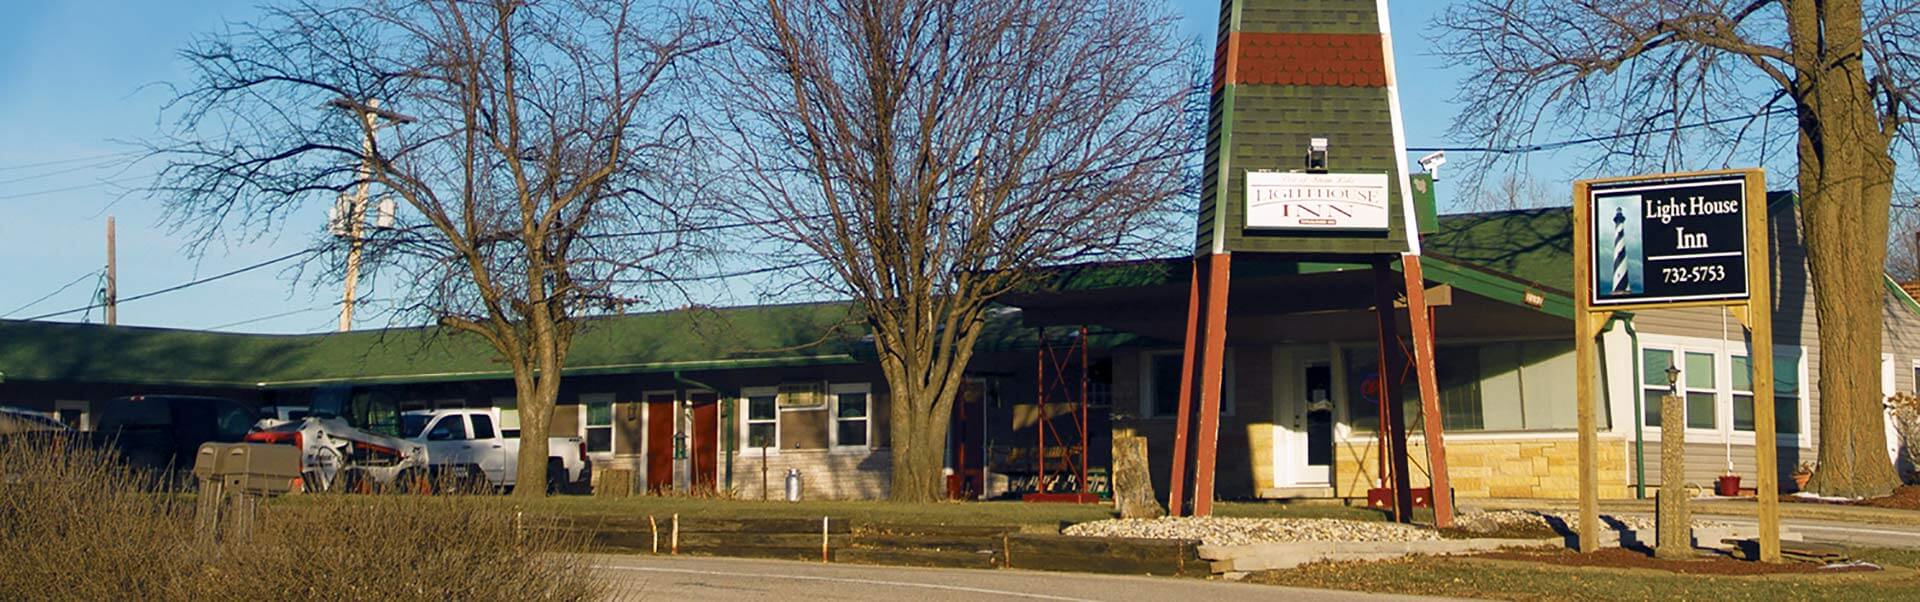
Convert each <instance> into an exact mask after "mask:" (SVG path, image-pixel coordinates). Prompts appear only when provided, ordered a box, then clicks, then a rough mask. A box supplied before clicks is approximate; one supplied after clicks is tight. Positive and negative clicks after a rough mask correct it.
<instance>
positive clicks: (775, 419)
mask: <svg viewBox="0 0 1920 602" xmlns="http://www.w3.org/2000/svg"><path fill="white" fill-rule="evenodd" d="M740 395H741V397H745V398H746V399H745V401H744V405H746V407H747V408H746V410H747V411H746V431H747V433H746V435H747V437H746V438H747V445H746V447H748V448H759V449H761V450H771V449H778V448H779V447H780V403H779V401H780V388H779V387H759V388H746V389H741V390H740Z"/></svg>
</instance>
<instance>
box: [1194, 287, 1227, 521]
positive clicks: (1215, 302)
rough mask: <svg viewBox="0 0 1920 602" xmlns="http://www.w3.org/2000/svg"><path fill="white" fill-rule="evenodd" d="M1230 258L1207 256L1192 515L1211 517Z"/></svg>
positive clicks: (1224, 358)
mask: <svg viewBox="0 0 1920 602" xmlns="http://www.w3.org/2000/svg"><path fill="white" fill-rule="evenodd" d="M1232 260H1233V256H1232V255H1229V254H1226V253H1215V254H1213V255H1211V256H1209V257H1207V263H1208V266H1207V272H1208V273H1207V314H1206V315H1207V321H1206V326H1205V331H1206V337H1205V341H1206V348H1205V349H1204V350H1203V351H1202V352H1201V354H1200V361H1201V364H1200V366H1199V368H1200V387H1201V388H1200V432H1199V438H1200V441H1199V445H1198V449H1197V451H1196V453H1195V454H1194V463H1193V476H1194V485H1193V515H1194V516H1210V515H1212V514H1213V469H1214V460H1215V459H1216V457H1217V455H1218V453H1217V452H1219V447H1220V445H1219V444H1220V383H1221V380H1222V379H1221V373H1222V372H1223V371H1225V369H1226V365H1227V362H1226V357H1227V289H1228V288H1229V286H1230V283H1231V282H1232V279H1231V278H1230V277H1229V275H1230V273H1231V272H1232V268H1231V264H1232Z"/></svg>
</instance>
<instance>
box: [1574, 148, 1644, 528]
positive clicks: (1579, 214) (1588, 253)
mask: <svg viewBox="0 0 1920 602" xmlns="http://www.w3.org/2000/svg"><path fill="white" fill-rule="evenodd" d="M1588 190H1589V185H1588V184H1587V183H1585V182H1576V183H1575V184H1574V186H1573V216H1574V219H1573V224H1574V226H1573V235H1574V243H1573V350H1574V353H1573V355H1574V378H1573V398H1574V405H1575V416H1576V418H1575V425H1576V426H1575V428H1576V429H1577V430H1578V431H1579V433H1578V435H1579V443H1580V467H1579V468H1580V471H1579V472H1580V524H1579V525H1578V533H1579V536H1580V537H1579V541H1580V551H1581V552H1583V553H1584V552H1593V551H1596V550H1599V549H1600V471H1599V465H1598V462H1599V460H1600V433H1599V432H1598V431H1597V430H1596V429H1598V428H1599V421H1598V413H1599V410H1598V409H1597V407H1596V406H1597V405H1598V401H1597V400H1595V399H1594V391H1593V388H1594V382H1595V381H1596V380H1597V379H1598V377H1599V374H1598V372H1599V365H1598V362H1599V361H1600V360H1599V353H1598V350H1597V349H1595V346H1596V345H1597V342H1596V341H1595V338H1596V337H1598V336H1599V328H1598V325H1599V324H1603V323H1605V322H1606V318H1607V317H1608V316H1611V315H1612V312H1606V311H1601V312H1595V311H1593V302H1592V295H1591V292H1592V282H1593V257H1592V255H1593V248H1592V242H1593V240H1592V239H1593V235H1592V233H1590V232H1588V231H1587V223H1588V220H1589V219H1590V218H1591V216H1589V215H1587V212H1588V211H1589V208H1588V206H1587V192H1588ZM1635 361H1639V360H1638V358H1636V359H1635ZM1634 419H1635V420H1640V417H1637V416H1636V417H1634Z"/></svg>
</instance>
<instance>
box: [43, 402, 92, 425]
mask: <svg viewBox="0 0 1920 602" xmlns="http://www.w3.org/2000/svg"><path fill="white" fill-rule="evenodd" d="M53 417H54V418H56V419H58V420H59V421H60V422H62V423H64V424H66V425H67V428H70V429H73V430H76V431H90V430H93V423H92V421H91V420H88V418H89V416H88V412H87V402H85V401H56V402H53Z"/></svg>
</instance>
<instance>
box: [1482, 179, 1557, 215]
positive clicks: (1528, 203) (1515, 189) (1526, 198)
mask: <svg viewBox="0 0 1920 602" xmlns="http://www.w3.org/2000/svg"><path fill="white" fill-rule="evenodd" d="M1467 191H1468V192H1469V194H1468V196H1467V198H1466V199H1465V200H1463V201H1461V202H1460V203H1459V209H1460V210H1464V211H1509V210H1513V209H1538V208H1541V207H1555V206H1560V205H1562V204H1564V203H1566V201H1565V200H1564V199H1565V196H1566V195H1565V193H1562V192H1559V191H1555V190H1548V189H1547V185H1546V184H1545V183H1544V182H1541V181H1540V180H1537V179H1534V178H1533V176H1530V175H1527V173H1526V172H1525V171H1524V170H1522V169H1516V170H1514V171H1510V172H1508V173H1506V174H1504V175H1501V176H1500V177H1499V179H1497V180H1495V181H1494V182H1491V183H1487V182H1479V183H1478V185H1474V186H1469V187H1468V188H1467Z"/></svg>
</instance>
